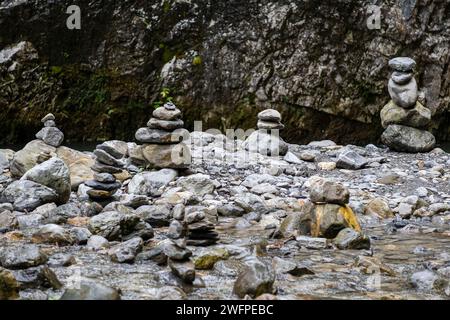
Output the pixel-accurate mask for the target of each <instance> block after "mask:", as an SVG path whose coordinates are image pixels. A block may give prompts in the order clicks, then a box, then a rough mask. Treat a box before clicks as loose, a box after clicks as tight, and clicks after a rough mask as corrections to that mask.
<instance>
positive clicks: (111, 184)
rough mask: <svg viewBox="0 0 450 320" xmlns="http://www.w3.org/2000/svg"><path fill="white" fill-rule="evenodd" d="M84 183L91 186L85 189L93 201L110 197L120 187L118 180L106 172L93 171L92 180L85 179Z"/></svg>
mask: <svg viewBox="0 0 450 320" xmlns="http://www.w3.org/2000/svg"><path fill="white" fill-rule="evenodd" d="M85 185H86V186H88V187H90V188H92V189H89V190H88V191H87V194H88V195H89V197H90V198H91V199H92V200H94V201H96V200H107V199H110V198H111V197H112V196H113V195H114V194H115V193H116V191H117V190H118V189H119V188H120V187H121V184H120V182H118V181H116V178H115V177H114V176H113V175H112V174H110V173H106V172H104V173H94V180H89V181H86V182H85Z"/></svg>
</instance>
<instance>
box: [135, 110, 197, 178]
mask: <svg viewBox="0 0 450 320" xmlns="http://www.w3.org/2000/svg"><path fill="white" fill-rule="evenodd" d="M183 126H184V122H183V120H181V111H180V110H179V109H178V108H177V107H176V106H175V105H174V104H173V103H171V102H169V103H166V104H165V105H164V106H163V107H159V108H158V109H156V110H154V111H153V117H152V118H151V119H150V120H149V121H148V123H147V127H145V128H140V129H139V130H138V131H137V132H136V135H135V136H136V140H137V141H139V142H141V143H143V146H142V153H143V156H144V158H145V160H146V161H147V162H148V163H149V164H150V165H151V166H153V167H155V168H172V169H185V168H188V167H189V165H190V160H191V158H190V152H189V149H188V148H187V146H186V145H185V144H184V143H182V141H183V139H184V138H187V136H188V134H189V133H188V132H187V131H186V130H184V129H182V128H183Z"/></svg>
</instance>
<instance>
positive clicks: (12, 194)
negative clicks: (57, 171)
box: [3, 180, 59, 211]
mask: <svg viewBox="0 0 450 320" xmlns="http://www.w3.org/2000/svg"><path fill="white" fill-rule="evenodd" d="M3 198H4V200H5V201H6V202H9V203H12V204H13V206H14V209H15V210H18V211H25V210H26V211H33V210H34V209H36V208H37V207H39V206H41V205H43V204H45V203H50V202H57V201H58V200H59V196H58V194H57V193H56V192H55V191H54V190H53V189H50V188H48V187H46V186H43V185H41V184H39V183H36V182H33V181H29V180H18V181H14V182H13V183H11V184H10V185H9V186H8V187H7V188H6V189H5V191H3Z"/></svg>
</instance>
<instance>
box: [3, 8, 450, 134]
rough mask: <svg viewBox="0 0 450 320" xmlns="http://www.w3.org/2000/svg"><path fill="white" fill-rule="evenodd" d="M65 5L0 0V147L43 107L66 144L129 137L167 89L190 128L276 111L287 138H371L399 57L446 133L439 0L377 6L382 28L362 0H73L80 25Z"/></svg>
mask: <svg viewBox="0 0 450 320" xmlns="http://www.w3.org/2000/svg"><path fill="white" fill-rule="evenodd" d="M71 4H73V2H72V1H69V0H63V1H58V2H45V1H14V2H11V1H5V0H3V1H0V30H4V32H2V37H1V39H0V52H2V53H1V54H0V56H2V57H3V58H2V59H0V60H1V61H0V86H1V88H2V90H1V93H0V108H2V110H5V111H4V112H2V113H1V115H0V124H1V125H0V137H1V141H2V142H4V141H7V142H14V141H18V140H22V139H23V140H25V139H28V140H29V139H31V138H32V135H33V134H34V133H35V132H37V130H38V129H39V127H40V123H38V122H37V121H35V119H37V118H39V117H40V116H43V115H44V114H45V113H47V112H49V111H51V112H53V113H54V114H55V115H56V117H57V118H58V119H61V120H59V124H60V126H61V129H62V131H63V132H64V133H65V135H66V137H67V138H68V139H70V138H75V137H76V138H77V139H87V138H89V137H93V136H94V137H106V138H108V137H112V136H114V138H117V139H123V140H128V141H130V140H131V139H132V136H133V133H134V131H135V130H136V128H138V127H140V126H143V125H144V124H145V123H144V122H145V121H146V119H147V118H148V114H149V113H150V112H151V111H152V109H153V108H152V105H151V104H153V103H154V102H164V101H161V100H163V98H162V97H161V96H160V92H161V91H162V88H168V89H169V90H170V96H172V97H173V98H174V100H175V101H176V103H177V105H179V106H180V108H181V109H182V110H183V113H184V114H185V117H184V119H185V120H186V125H187V128H188V129H192V126H193V120H198V119H203V120H204V121H206V123H205V124H204V127H206V126H208V127H217V128H221V127H223V126H227V127H228V128H230V127H233V126H239V127H243V128H251V127H253V128H254V127H255V123H254V119H255V118H256V114H257V113H258V112H259V111H261V110H262V109H264V108H267V107H274V108H277V109H278V110H280V111H281V113H282V116H283V119H286V121H285V125H286V129H285V130H284V132H283V134H282V136H283V138H285V139H286V140H287V141H289V142H303V141H305V140H311V139H316V138H319V137H320V138H323V137H329V138H331V139H333V140H335V141H337V142H342V143H365V142H369V141H370V142H374V141H375V140H377V139H378V137H379V136H380V134H381V131H382V130H381V126H380V122H379V118H378V114H379V111H380V110H381V108H382V107H383V106H384V105H385V104H386V103H387V101H386V93H387V92H386V88H385V82H386V79H387V78H388V75H389V73H390V70H389V67H388V64H387V62H388V60H389V59H390V58H392V57H394V56H410V57H412V58H414V59H415V60H416V62H417V73H416V79H418V86H419V90H422V93H423V95H424V100H425V101H422V102H425V105H426V106H427V107H429V108H430V109H431V110H432V113H433V115H434V117H433V127H434V132H433V133H436V134H437V138H438V139H442V138H447V139H448V138H449V136H450V130H449V126H448V124H449V122H450V115H449V112H448V110H449V104H450V98H449V94H448V93H449V88H450V81H449V80H448V79H449V76H448V75H449V72H450V69H449V66H450V63H449V62H450V55H449V51H448V44H449V40H450V32H449V29H450V23H449V21H450V19H449V18H450V17H449V12H450V10H449V6H450V4H449V3H448V2H447V1H439V0H430V1H404V0H387V1H383V2H382V7H381V30H376V29H375V30H370V29H369V28H368V27H367V20H368V18H369V16H370V13H368V6H369V5H371V4H373V1H369V0H364V1H359V0H350V1H348V0H336V1H323V2H320V3H319V4H318V3H317V1H314V0H300V1H295V2H293V1H288V0H281V1H276V2H272V1H270V0H262V1H260V0H258V1H257V0H250V1H238V0H231V1H215V2H214V3H212V2H211V1H207V0H192V1H164V2H161V1H160V0H151V1H136V0H126V1H116V2H108V3H107V5H105V3H104V2H103V1H98V2H89V3H88V2H87V1H81V2H78V3H77V4H79V5H80V7H81V10H82V13H83V14H82V17H83V18H82V29H81V30H77V31H76V32H75V31H71V30H68V29H67V28H66V25H65V23H64V21H65V20H66V18H67V17H68V15H66V14H65V12H66V8H67V7H68V6H69V5H71ZM22 41H28V42H22ZM6 47H8V49H7V50H8V51H6V52H5V48H6ZM15 62H18V63H15ZM30 71H31V72H30ZM50 88H51V89H50ZM166 96H167V95H166ZM149 101H150V105H149ZM56 106H58V109H57V108H56ZM49 109H50V110H49ZM86 113H89V114H90V116H89V117H86V116H85V115H86ZM11 119H14V120H12V121H11ZM24 129H25V130H24ZM24 131H25V134H23V132H24Z"/></svg>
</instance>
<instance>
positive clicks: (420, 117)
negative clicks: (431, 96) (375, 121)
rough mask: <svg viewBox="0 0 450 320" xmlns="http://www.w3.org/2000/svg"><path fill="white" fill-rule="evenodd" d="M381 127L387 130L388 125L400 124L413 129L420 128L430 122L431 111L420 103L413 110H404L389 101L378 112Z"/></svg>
mask: <svg viewBox="0 0 450 320" xmlns="http://www.w3.org/2000/svg"><path fill="white" fill-rule="evenodd" d="M380 117H381V125H382V126H383V128H385V129H386V128H387V127H388V126H389V125H390V124H401V125H405V126H408V127H413V128H422V127H425V126H427V125H428V124H429V123H430V121H431V110H430V109H428V108H425V107H424V106H423V105H422V104H421V103H420V102H417V103H416V106H415V107H414V108H413V109H404V108H401V107H399V106H397V105H396V104H395V103H394V101H392V100H391V101H390V102H389V103H388V104H387V105H385V106H384V108H383V109H382V110H381V112H380Z"/></svg>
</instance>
